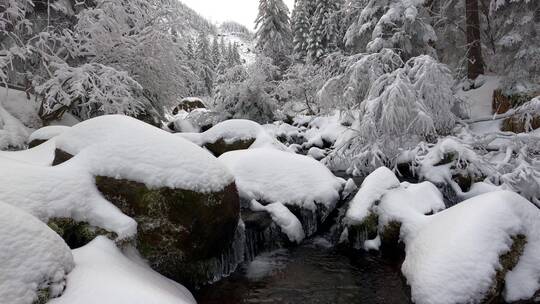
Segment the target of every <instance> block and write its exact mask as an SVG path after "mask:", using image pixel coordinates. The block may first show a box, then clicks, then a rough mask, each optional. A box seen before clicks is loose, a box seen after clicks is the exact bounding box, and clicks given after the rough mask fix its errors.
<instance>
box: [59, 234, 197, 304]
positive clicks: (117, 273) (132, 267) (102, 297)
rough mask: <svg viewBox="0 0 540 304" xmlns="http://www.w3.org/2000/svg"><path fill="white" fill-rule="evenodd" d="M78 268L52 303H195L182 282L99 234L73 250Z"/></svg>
mask: <svg viewBox="0 0 540 304" xmlns="http://www.w3.org/2000/svg"><path fill="white" fill-rule="evenodd" d="M73 257H74V259H75V268H74V269H73V271H72V272H71V273H70V274H69V276H68V285H67V288H66V291H65V292H64V294H63V295H62V296H61V297H59V298H56V299H53V300H52V301H50V302H49V304H74V303H77V304H95V303H100V304H148V303H159V304H195V303H196V302H195V299H194V298H193V296H192V295H191V293H190V292H189V291H188V290H187V289H186V288H185V287H183V286H181V285H180V284H178V283H175V282H173V281H171V280H169V279H167V278H165V277H163V276H161V275H160V274H158V273H156V272H155V271H153V270H152V269H151V268H149V267H148V266H147V265H145V264H144V261H142V260H141V259H140V258H138V256H137V255H136V253H134V252H133V251H127V252H126V253H123V252H122V251H120V250H119V249H118V248H117V247H116V245H115V244H114V243H113V242H112V241H110V240H108V239H106V238H104V237H98V238H96V239H95V240H94V241H92V242H91V243H89V244H88V245H86V246H84V247H82V248H79V249H75V250H73Z"/></svg>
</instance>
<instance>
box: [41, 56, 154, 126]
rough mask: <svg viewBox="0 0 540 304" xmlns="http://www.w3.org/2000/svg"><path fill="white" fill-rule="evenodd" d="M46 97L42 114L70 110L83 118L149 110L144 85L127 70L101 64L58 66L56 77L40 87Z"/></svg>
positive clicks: (130, 113)
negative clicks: (144, 96)
mask: <svg viewBox="0 0 540 304" xmlns="http://www.w3.org/2000/svg"><path fill="white" fill-rule="evenodd" d="M36 92H37V93H38V94H41V95H42V96H44V97H43V98H44V100H43V102H42V104H41V106H42V108H41V109H40V111H41V112H42V114H45V113H47V114H46V115H42V117H46V116H52V117H51V118H58V117H60V116H61V114H63V113H64V112H66V111H68V110H70V111H71V112H72V113H75V114H77V116H78V117H80V118H82V119H89V118H92V117H95V116H99V115H104V114H126V115H132V116H136V115H138V114H140V113H141V112H142V111H144V109H145V100H144V99H143V98H142V87H141V86H140V85H139V83H138V82H137V81H135V80H134V79H133V78H131V77H130V76H129V75H128V74H127V73H126V72H120V71H117V70H115V69H113V68H111V67H107V66H104V65H101V64H98V63H92V64H84V65H82V66H79V67H70V66H68V65H67V64H63V65H60V66H55V71H54V77H53V78H51V79H49V80H48V81H46V82H45V83H43V84H42V85H40V86H38V87H36Z"/></svg>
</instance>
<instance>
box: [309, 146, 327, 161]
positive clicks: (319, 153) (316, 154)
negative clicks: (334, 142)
mask: <svg viewBox="0 0 540 304" xmlns="http://www.w3.org/2000/svg"><path fill="white" fill-rule="evenodd" d="M307 155H308V156H311V157H313V159H315V160H321V159H323V158H325V157H326V151H325V150H323V149H321V148H317V147H311V148H310V149H309V150H308V153H307Z"/></svg>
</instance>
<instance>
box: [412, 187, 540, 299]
mask: <svg viewBox="0 0 540 304" xmlns="http://www.w3.org/2000/svg"><path fill="white" fill-rule="evenodd" d="M517 235H524V236H525V237H526V240H527V243H526V245H525V250H524V253H523V255H522V256H521V258H520V260H519V262H518V264H517V266H516V267H515V268H514V269H513V270H512V271H510V272H509V273H508V274H507V275H506V288H505V298H506V300H507V301H515V300H519V299H529V298H530V297H532V296H533V294H534V292H535V291H536V290H538V289H539V288H540V211H539V210H538V209H537V208H536V207H535V206H534V205H532V204H531V203H530V202H528V201H527V200H525V199H524V198H522V197H521V196H519V195H517V194H515V193H513V192H509V191H499V192H491V193H487V194H483V195H480V196H477V197H474V198H472V199H469V200H467V201H464V202H462V203H460V204H458V205H456V206H454V207H451V208H449V209H447V210H445V211H442V212H439V213H437V214H435V215H432V216H428V217H426V221H425V223H424V224H423V225H421V226H419V227H418V228H417V229H415V230H411V231H409V232H408V235H407V236H406V237H405V243H406V258H405V262H404V263H403V266H402V271H403V274H404V275H405V277H406V278H407V282H408V284H409V285H410V286H411V293H412V298H413V301H414V302H415V303H419V304H422V303H429V304H438V303H441V304H444V303H477V302H480V301H482V300H483V299H484V297H485V296H486V295H487V293H488V292H489V290H490V288H491V287H493V286H494V279H495V274H496V271H497V270H498V269H500V267H501V266H500V264H499V259H500V256H501V255H503V254H505V253H507V252H508V251H509V250H510V248H511V245H512V237H515V236H517Z"/></svg>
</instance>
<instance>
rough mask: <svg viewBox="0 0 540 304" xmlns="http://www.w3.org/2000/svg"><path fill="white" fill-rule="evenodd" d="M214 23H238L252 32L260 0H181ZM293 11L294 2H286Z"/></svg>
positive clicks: (292, 0) (286, 0)
mask: <svg viewBox="0 0 540 304" xmlns="http://www.w3.org/2000/svg"><path fill="white" fill-rule="evenodd" d="M180 1H182V2H184V3H185V4H187V5H188V6H189V7H191V8H192V9H194V10H196V11H197V12H199V13H200V14H201V15H203V16H204V17H206V18H208V19H210V20H211V21H213V22H223V21H230V20H232V21H236V22H238V23H241V24H243V25H245V26H247V27H248V28H249V29H250V30H253V28H254V27H255V18H257V10H258V7H259V1H258V0H180ZM284 1H285V3H286V4H287V5H288V6H289V10H292V8H293V5H294V0H284Z"/></svg>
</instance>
